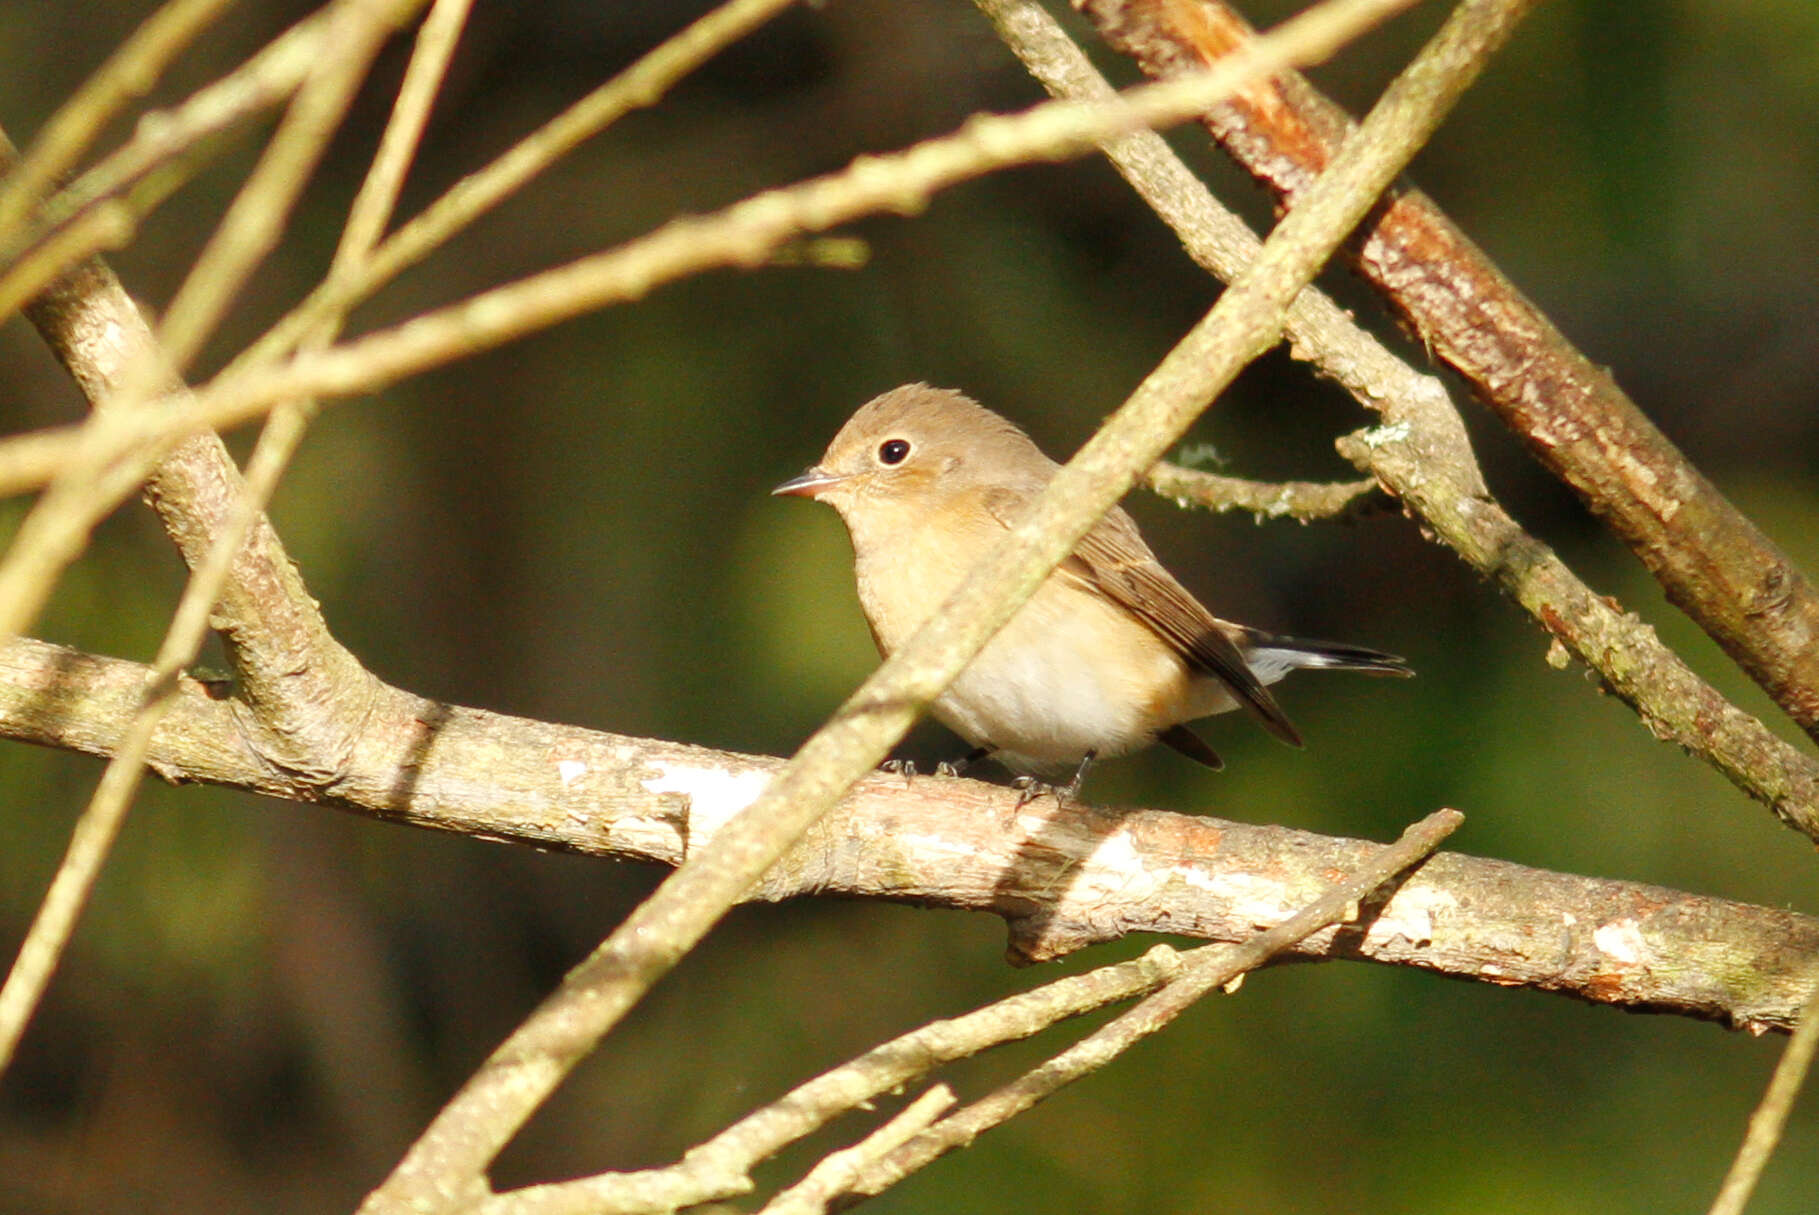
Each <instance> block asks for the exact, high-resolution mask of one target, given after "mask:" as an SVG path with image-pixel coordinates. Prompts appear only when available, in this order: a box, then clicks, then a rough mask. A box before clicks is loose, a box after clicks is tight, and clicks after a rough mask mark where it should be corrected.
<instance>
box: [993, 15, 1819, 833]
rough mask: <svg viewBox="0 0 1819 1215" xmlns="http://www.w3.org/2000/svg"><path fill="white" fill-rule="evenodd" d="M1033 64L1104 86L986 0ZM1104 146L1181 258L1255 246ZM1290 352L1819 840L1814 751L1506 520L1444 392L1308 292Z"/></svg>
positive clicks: (1389, 478) (1387, 469)
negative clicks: (1723, 688)
mask: <svg viewBox="0 0 1819 1215" xmlns="http://www.w3.org/2000/svg"><path fill="white" fill-rule="evenodd" d="M980 7H981V8H983V9H984V10H985V11H986V12H987V13H988V14H989V15H990V16H991V18H992V20H993V21H994V22H996V23H997V25H998V28H999V31H1000V33H1001V35H1002V36H1003V37H1004V39H1005V41H1006V42H1007V43H1008V44H1009V45H1010V46H1011V48H1012V49H1013V50H1014V51H1015V52H1016V53H1017V55H1018V56H1019V57H1020V58H1021V59H1022V60H1023V61H1024V63H1025V64H1026V66H1028V67H1029V69H1030V71H1031V72H1032V73H1033V74H1034V75H1036V76H1037V78H1038V79H1040V80H1041V81H1042V82H1043V84H1044V85H1045V86H1046V87H1047V88H1048V89H1049V90H1050V91H1051V92H1054V93H1056V94H1057V95H1059V96H1067V97H1083V98H1091V97H1098V96H1103V95H1105V94H1108V93H1110V92H1111V86H1110V85H1109V84H1107V83H1106V82H1105V80H1104V79H1103V77H1101V76H1100V75H1099V73H1098V71H1097V70H1096V69H1095V68H1094V67H1093V66H1092V64H1091V63H1090V62H1089V61H1088V60H1087V58H1086V56H1085V55H1084V54H1083V53H1082V52H1081V51H1080V49H1079V48H1078V47H1077V46H1075V45H1074V43H1073V41H1072V40H1071V39H1070V38H1069V37H1068V36H1067V34H1066V33H1065V32H1064V31H1062V29H1061V27H1060V26H1059V24H1057V23H1056V22H1055V20H1054V19H1053V18H1052V17H1050V16H1049V15H1048V13H1047V11H1046V10H1044V9H1043V8H1042V7H1041V5H1039V4H1037V3H1035V2H1034V0H980ZM1106 153H1107V155H1108V156H1109V157H1110V158H1111V160H1112V162H1113V164H1114V165H1116V166H1117V168H1118V170H1119V172H1120V173H1122V174H1123V175H1124V176H1125V178H1126V179H1127V180H1128V181H1129V182H1130V183H1131V185H1132V187H1133V188H1135V189H1136V191H1137V192H1138V194H1140V195H1141V196H1142V197H1143V199H1144V201H1145V202H1147V203H1149V205H1150V206H1151V207H1152V208H1153V209H1154V210H1155V211H1156V213H1157V214H1158V215H1160V216H1162V218H1163V219H1164V220H1165V221H1166V222H1167V223H1168V224H1169V226H1170V227H1171V228H1172V229H1174V231H1175V233H1176V234H1177V235H1178V236H1179V237H1180V238H1181V240H1182V243H1183V245H1184V246H1185V248H1186V249H1187V251H1188V253H1189V255H1190V256H1192V257H1193V259H1194V260H1195V261H1196V262H1198V263H1199V264H1200V265H1202V266H1204V267H1205V268H1206V269H1207V270H1209V271H1210V272H1212V273H1214V274H1216V275H1218V276H1219V277H1221V278H1224V279H1230V278H1231V277H1232V276H1234V275H1236V274H1237V273H1239V272H1240V271H1241V270H1242V269H1243V267H1245V266H1246V265H1248V264H1249V263H1250V262H1251V261H1252V259H1254V258H1255V256H1256V250H1257V247H1258V241H1257V238H1256V236H1255V235H1253V234H1252V233H1251V231H1250V229H1249V228H1248V227H1246V226H1245V224H1244V222H1243V221H1242V220H1241V219H1239V218H1238V217H1237V216H1236V215H1234V214H1233V213H1231V212H1230V211H1228V210H1227V209H1225V208H1224V207H1223V206H1222V205H1220V203H1219V202H1218V200H1217V199H1215V198H1214V197H1213V196H1212V194H1211V193H1210V192H1209V191H1208V190H1207V188H1206V186H1205V185H1204V184H1203V183H1202V182H1201V181H1200V180H1199V179H1198V178H1196V177H1195V176H1194V175H1193V174H1192V172H1190V171H1189V170H1188V168H1187V166H1185V165H1184V164H1182V163H1181V161H1180V159H1179V158H1178V157H1177V156H1176V155H1175V154H1174V152H1173V151H1171V150H1170V149H1169V147H1168V145H1167V144H1166V143H1165V142H1164V141H1163V140H1162V139H1160V138H1159V137H1156V136H1154V135H1151V134H1149V133H1147V132H1140V133H1137V134H1134V135H1128V136H1125V137H1124V138H1122V139H1119V140H1117V141H1115V142H1112V143H1110V144H1108V145H1107V147H1106ZM1286 329H1287V332H1288V336H1289V346H1290V350H1291V351H1292V352H1294V353H1296V354H1298V355H1299V356H1301V357H1305V358H1309V359H1311V360H1313V361H1314V362H1315V363H1316V364H1317V365H1318V366H1319V367H1320V369H1321V370H1322V371H1323V372H1325V373H1326V374H1327V375H1329V376H1331V377H1332V378H1333V379H1334V380H1336V381H1337V382H1338V383H1339V384H1340V385H1342V386H1343V387H1344V388H1346V389H1347V391H1349V392H1350V393H1351V394H1352V395H1353V396H1354V397H1355V398H1356V399H1357V400H1358V401H1359V403H1360V404H1362V405H1364V406H1365V407H1366V408H1369V409H1373V410H1377V411H1378V412H1380V413H1381V414H1382V415H1383V420H1384V423H1385V425H1383V426H1382V427H1380V428H1378V429H1377V430H1375V431H1372V432H1370V433H1369V434H1367V435H1364V436H1361V437H1359V438H1357V439H1353V440H1350V441H1347V442H1346V443H1345V444H1343V450H1344V451H1345V452H1346V453H1347V454H1348V455H1349V457H1350V458H1352V459H1353V460H1354V462H1356V463H1358V464H1359V466H1360V467H1362V468H1368V469H1369V470H1370V471H1371V472H1372V473H1373V474H1374V475H1375V476H1376V477H1377V478H1378V479H1379V480H1380V481H1381V482H1382V483H1383V484H1384V485H1386V486H1387V487H1388V488H1389V489H1391V490H1392V491H1393V492H1394V493H1396V494H1397V495H1398V496H1399V497H1400V498H1401V499H1402V500H1403V501H1404V503H1405V504H1406V505H1407V506H1409V507H1410V508H1411V509H1413V510H1414V511H1415V512H1416V513H1417V514H1418V515H1420V516H1421V518H1422V519H1423V520H1424V521H1425V522H1426V523H1427V524H1428V525H1429V526H1430V527H1432V528H1433V531H1434V534H1435V535H1436V536H1437V537H1438V538H1439V539H1440V540H1441V541H1442V542H1443V543H1445V544H1447V545H1448V546H1449V547H1451V548H1452V549H1453V550H1454V551H1456V552H1457V553H1458V554H1459V555H1460V556H1461V557H1462V558H1463V559H1465V560H1466V561H1467V562H1468V563H1470V564H1471V565H1472V566H1473V567H1474V568H1475V569H1477V570H1479V571H1480V572H1482V573H1484V574H1486V575H1488V576H1490V577H1494V578H1495V579H1496V580H1497V581H1498V582H1499V584H1500V585H1502V587H1503V588H1504V590H1505V592H1506V593H1508V594H1509V595H1510V596H1511V597H1512V598H1514V599H1515V600H1516V601H1517V602H1518V603H1520V604H1521V605H1522V606H1523V607H1524V608H1525V609H1527V610H1528V611H1529V613H1530V614H1531V615H1532V616H1533V617H1534V618H1535V619H1536V620H1537V621H1538V622H1539V623H1540V624H1541V625H1542V627H1544V628H1545V629H1547V631H1548V632H1549V633H1550V634H1552V635H1553V636H1554V637H1556V638H1558V639H1559V640H1560V641H1561V642H1562V643H1563V644H1564V645H1565V646H1566V647H1567V648H1568V649H1569V650H1571V652H1572V653H1573V654H1574V655H1575V656H1576V657H1578V658H1579V660H1580V661H1581V662H1584V663H1585V664H1586V665H1587V666H1588V667H1590V668H1591V669H1592V670H1594V671H1596V672H1597V673H1598V674H1599V675H1600V677H1602V679H1603V680H1604V682H1605V685H1606V686H1607V687H1609V688H1610V689H1611V690H1612V691H1613V692H1614V693H1616V695H1617V696H1618V697H1620V698H1621V699H1622V700H1623V701H1624V702H1625V703H1627V704H1629V705H1630V706H1631V707H1632V708H1634V709H1635V710H1636V712H1637V714H1638V715H1639V716H1640V717H1641V718H1642V721H1643V723H1644V724H1645V725H1646V726H1647V727H1648V728H1649V730H1650V731H1651V732H1653V733H1654V734H1655V735H1656V737H1658V738H1661V739H1662V740H1664V741H1667V742H1671V743H1674V744H1676V745H1678V746H1680V747H1683V748H1685V749H1686V750H1687V751H1688V752H1690V753H1691V754H1693V755H1696V756H1698V757H1699V758H1701V759H1703V760H1704V761H1705V762H1707V763H1709V764H1711V765H1712V766H1713V767H1714V768H1716V769H1717V770H1718V771H1719V772H1721V773H1723V774H1724V775H1725V777H1727V778H1728V779H1729V780H1731V781H1732V782H1733V783H1734V784H1736V785H1737V787H1738V788H1740V789H1742V790H1743V791H1744V792H1745V793H1747V794H1749V795H1750V796H1751V797H1754V798H1756V799H1758V800H1759V801H1761V802H1763V803H1764V804H1766V805H1767V806H1768V807H1769V808H1770V809H1772V810H1773V811H1774V812H1775V814H1776V815H1777V816H1778V817H1780V818H1781V819H1782V820H1783V821H1784V822H1786V823H1787V824H1788V825H1789V826H1791V827H1793V828H1794V829H1795V830H1798V831H1800V832H1802V833H1803V834H1805V835H1807V836H1809V837H1810V838H1812V839H1815V840H1819V763H1815V762H1814V760H1813V759H1812V758H1811V757H1809V756H1807V755H1806V754H1804V753H1803V752H1801V751H1800V750H1799V749H1798V748H1796V747H1793V746H1791V745H1789V744H1788V743H1786V742H1784V741H1782V740H1781V739H1780V738H1778V737H1776V736H1775V735H1774V734H1773V733H1771V732H1770V731H1769V730H1768V729H1767V728H1766V727H1764V726H1763V724H1762V723H1761V722H1759V721H1757V720H1756V719H1755V718H1754V717H1752V716H1751V715H1749V714H1748V713H1745V712H1744V711H1743V710H1741V709H1739V708H1737V707H1736V706H1735V705H1732V704H1730V703H1729V702H1728V701H1726V700H1725V699H1724V697H1723V696H1722V695H1721V694H1720V693H1719V692H1718V691H1717V689H1716V688H1714V687H1712V686H1711V685H1710V684H1708V683H1707V682H1705V681H1704V680H1702V679H1700V678H1699V677H1698V676H1697V675H1696V674H1694V673H1693V671H1692V670H1691V669H1690V668H1689V667H1687V665H1686V664H1685V663H1684V662H1682V661H1681V660H1680V658H1679V657H1678V656H1676V655H1675V654H1674V652H1673V651H1672V650H1670V649H1669V648H1668V647H1666V646H1665V645H1663V644H1662V643H1661V641H1660V640H1659V639H1658V638H1657V637H1656V636H1655V633H1654V630H1653V629H1651V628H1649V627H1648V626H1647V625H1644V624H1642V623H1641V622H1640V621H1638V620H1636V618H1635V617H1633V616H1630V615H1628V614H1626V613H1624V612H1623V611H1622V609H1621V608H1620V607H1618V606H1617V605H1616V603H1615V602H1614V601H1613V600H1611V599H1609V598H1608V597H1606V596H1603V595H1599V594H1597V593H1595V592H1594V591H1592V590H1591V589H1590V588H1589V587H1587V586H1586V585H1585V584H1584V583H1583V582H1582V581H1581V580H1580V579H1579V578H1578V577H1577V576H1576V575H1575V574H1574V573H1573V572H1572V571H1571V570H1570V569H1568V568H1567V567H1566V565H1565V564H1564V563H1563V562H1561V561H1560V559H1559V558H1558V557H1557V556H1555V555H1554V553H1553V552H1552V551H1551V550H1549V549H1548V548H1547V546H1546V545H1544V544H1542V543H1541V542H1540V541H1538V540H1536V539H1535V538H1534V537H1532V536H1530V535H1528V534H1527V533H1526V532H1524V531H1523V530H1522V528H1521V527H1520V526H1519V525H1518V524H1517V523H1516V522H1515V520H1513V519H1512V518H1510V516H1509V515H1508V513H1507V512H1505V511H1504V510H1503V509H1502V508H1501V507H1500V506H1498V505H1497V503H1496V501H1495V500H1494V499H1492V497H1491V496H1490V491H1489V489H1488V488H1486V486H1485V484H1484V478H1483V477H1482V475H1481V474H1480V473H1479V471H1478V464H1477V459H1476V457H1475V456H1474V455H1473V454H1472V450H1471V444H1470V442H1469V441H1468V439H1467V437H1466V433H1465V427H1464V425H1463V423H1462V422H1461V421H1460V419H1459V416H1458V412H1457V410H1456V409H1455V408H1454V406H1453V405H1452V403H1451V401H1449V400H1448V399H1447V396H1446V391H1445V389H1444V388H1443V387H1442V386H1441V385H1440V383H1439V382H1438V381H1436V380H1434V379H1432V378H1430V377H1427V376H1422V375H1418V374H1416V373H1415V372H1414V371H1413V370H1411V369H1410V368H1409V367H1408V366H1407V365H1406V364H1405V363H1403V362H1402V361H1401V360H1399V359H1397V358H1396V357H1395V356H1394V355H1393V354H1391V353H1390V352H1389V351H1388V350H1386V349H1385V348H1384V347H1383V346H1382V344H1381V343H1379V342H1378V341H1377V340H1376V339H1375V338H1373V337H1371V336H1370V335H1369V334H1367V333H1365V332H1364V331H1363V330H1361V329H1359V328H1358V326H1357V325H1356V324H1355V323H1354V322H1353V321H1352V320H1351V318H1350V317H1348V316H1347V315H1346V314H1345V312H1344V310H1342V309H1341V308H1339V307H1338V306H1337V305H1335V304H1334V303H1333V302H1332V301H1331V300H1330V299H1328V298H1327V297H1325V296H1324V295H1321V294H1320V293H1319V292H1317V291H1314V290H1311V289H1310V290H1308V291H1306V292H1303V293H1302V295H1301V297H1300V299H1298V300H1297V301H1296V303H1295V306H1294V307H1293V308H1292V309H1291V310H1290V312H1289V317H1288V323H1287V326H1286Z"/></svg>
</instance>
